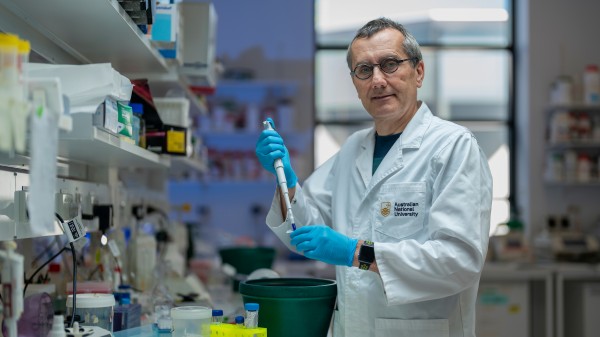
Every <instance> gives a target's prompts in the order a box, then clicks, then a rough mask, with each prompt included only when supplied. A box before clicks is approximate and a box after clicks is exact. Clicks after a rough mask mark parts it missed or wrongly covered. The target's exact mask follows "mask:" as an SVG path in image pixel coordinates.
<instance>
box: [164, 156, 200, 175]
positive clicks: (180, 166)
mask: <svg viewBox="0 0 600 337" xmlns="http://www.w3.org/2000/svg"><path fill="white" fill-rule="evenodd" d="M207 170H208V168H207V166H206V163H205V162H203V161H200V160H198V159H195V158H188V157H179V156H172V157H171V171H175V172H181V171H194V172H199V173H203V172H206V171H207Z"/></svg>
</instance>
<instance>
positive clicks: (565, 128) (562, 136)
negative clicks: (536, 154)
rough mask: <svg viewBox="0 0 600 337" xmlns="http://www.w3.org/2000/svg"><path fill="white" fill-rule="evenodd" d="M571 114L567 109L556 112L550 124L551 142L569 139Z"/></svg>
mask: <svg viewBox="0 0 600 337" xmlns="http://www.w3.org/2000/svg"><path fill="white" fill-rule="evenodd" d="M569 122H570V121H569V114H568V113H567V112H565V111H559V112H556V113H555V114H554V115H553V116H552V122H551V124H550V142H551V143H561V142H566V141H568V140H569Z"/></svg>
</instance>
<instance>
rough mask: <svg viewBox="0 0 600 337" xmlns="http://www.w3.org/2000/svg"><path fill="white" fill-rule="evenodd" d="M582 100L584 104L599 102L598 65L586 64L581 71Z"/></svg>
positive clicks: (599, 75)
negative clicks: (583, 70) (582, 71)
mask: <svg viewBox="0 0 600 337" xmlns="http://www.w3.org/2000/svg"><path fill="white" fill-rule="evenodd" d="M583 101H584V102H585V103H586V104H592V105H598V104H600V72H599V71H598V65H596V64H588V65H587V66H586V67H585V72H584V73H583Z"/></svg>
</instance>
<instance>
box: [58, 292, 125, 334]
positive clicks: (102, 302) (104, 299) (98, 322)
mask: <svg viewBox="0 0 600 337" xmlns="http://www.w3.org/2000/svg"><path fill="white" fill-rule="evenodd" d="M75 300H76V301H75V307H76V309H75V315H79V317H80V319H81V322H80V325H93V326H98V327H101V328H102V329H106V330H108V331H110V332H112V331H113V316H114V306H115V297H114V296H113V295H112V294H77V296H76V297H75ZM72 314H73V295H69V296H68V297H67V316H71V315H72Z"/></svg>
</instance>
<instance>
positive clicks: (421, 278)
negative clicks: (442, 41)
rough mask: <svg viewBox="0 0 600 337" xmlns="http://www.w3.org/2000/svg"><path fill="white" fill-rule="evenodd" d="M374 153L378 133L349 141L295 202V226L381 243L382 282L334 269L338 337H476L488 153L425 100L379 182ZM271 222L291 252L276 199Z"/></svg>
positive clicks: (345, 269) (488, 206)
mask: <svg viewBox="0 0 600 337" xmlns="http://www.w3.org/2000/svg"><path fill="white" fill-rule="evenodd" d="M374 146H375V137H374V129H373V128H371V129H366V130H361V131H358V132H356V133H354V134H353V135H351V136H350V137H349V138H348V140H347V141H346V143H345V144H344V145H343V147H342V148H341V150H340V151H339V152H338V153H337V154H336V155H335V156H334V157H333V158H331V159H330V160H329V161H327V162H326V163H325V164H323V165H322V166H321V167H319V168H318V169H317V170H315V172H314V173H313V174H312V175H311V176H310V177H309V178H308V179H307V180H306V182H305V183H304V184H303V187H301V186H299V184H298V185H297V187H296V193H295V197H294V200H293V201H292V210H293V212H294V217H295V220H296V225H297V226H305V225H313V224H326V225H327V226H331V227H332V228H333V229H335V230H336V231H338V232H340V233H343V234H345V235H347V236H349V237H352V238H358V239H363V240H372V241H374V242H375V257H376V261H377V265H378V267H379V271H380V275H377V274H376V273H373V272H369V271H363V270H360V269H358V268H349V267H345V266H338V267H336V280H337V284H338V298H337V301H338V306H337V309H336V311H335V313H334V337H383V336H386V337H387V336H389V337H392V336H393V337H401V336H408V337H430V336H435V337H459V336H460V337H473V336H475V302H476V296H477V289H478V286H479V278H480V274H481V270H482V267H483V264H484V260H485V255H486V253H487V246H488V233H489V225H490V209H491V203H492V178H491V174H490V170H489V166H488V163H487V159H486V157H485V155H484V154H483V153H482V151H481V149H480V148H479V145H478V144H477V141H476V139H475V138H474V137H473V134H472V133H471V132H470V131H469V130H468V129H466V128H464V127H461V126H458V125H456V124H454V123H450V122H448V121H444V120H442V119H439V118H437V117H435V116H433V115H432V113H431V111H430V110H429V108H428V107H427V105H426V104H425V103H422V104H421V107H420V108H419V110H418V111H417V113H416V115H415V116H414V117H413V119H412V120H411V121H410V123H409V124H408V126H407V127H406V129H405V130H404V132H403V133H402V135H401V136H400V138H399V139H398V140H397V141H396V143H395V144H394V145H393V147H392V148H391V149H390V151H389V152H388V154H387V155H386V156H385V158H384V159H383V161H382V162H381V164H380V166H379V168H378V169H377V171H376V172H375V174H374V175H372V174H371V172H372V163H373V149H374ZM267 224H268V225H269V227H270V228H271V229H272V230H273V231H274V232H275V234H276V235H277V236H278V237H279V238H280V239H281V240H282V241H283V242H284V243H285V244H286V245H288V247H290V244H289V240H290V239H289V234H286V233H285V232H286V231H287V230H288V229H289V228H288V225H287V224H286V223H285V222H283V219H282V217H281V210H280V206H279V197H278V195H275V197H274V199H273V203H272V205H271V209H270V211H269V214H268V215H267ZM290 248H293V247H290Z"/></svg>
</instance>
